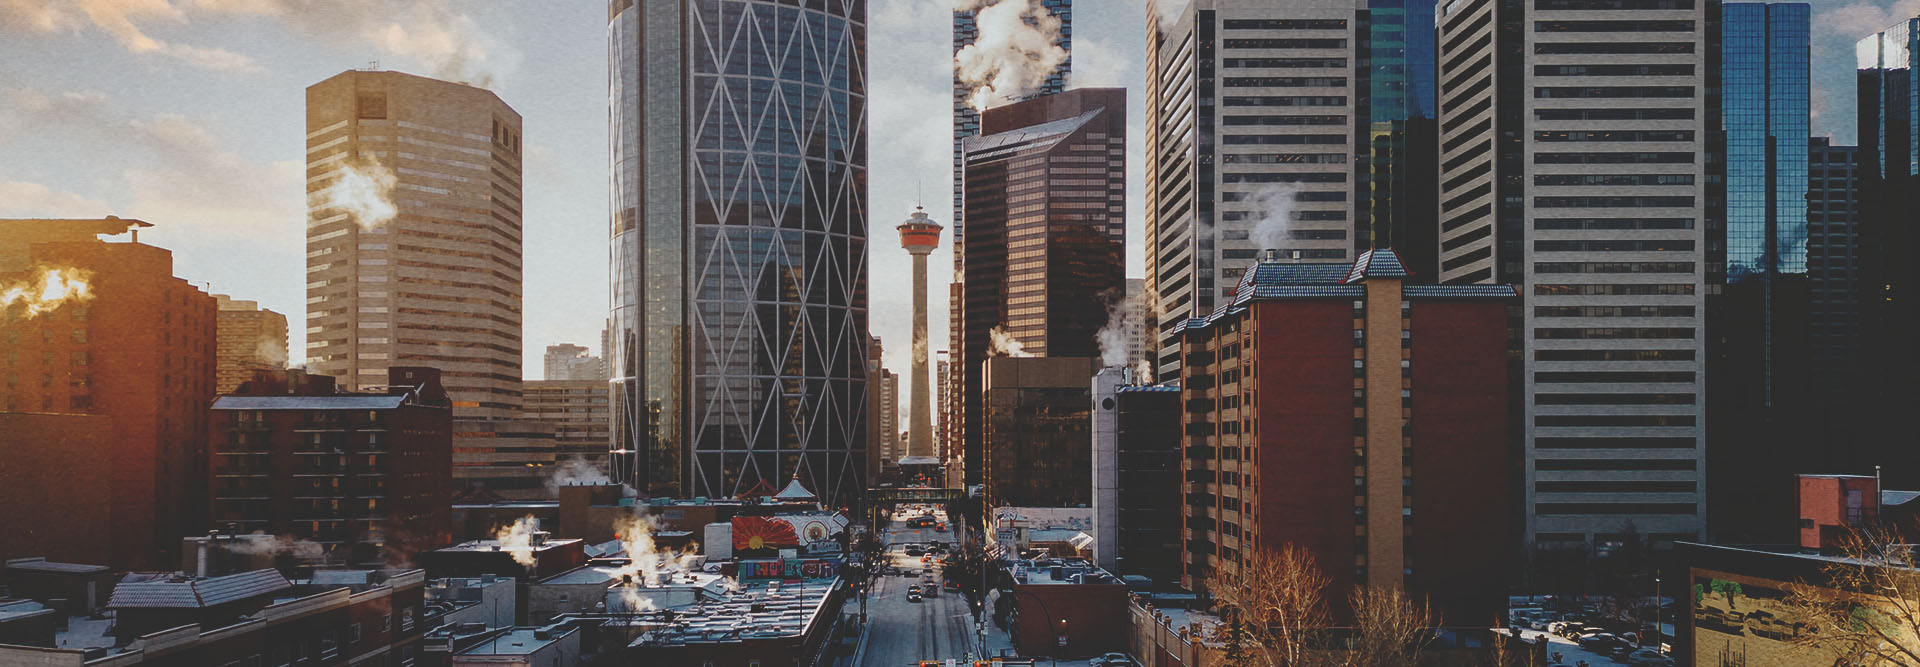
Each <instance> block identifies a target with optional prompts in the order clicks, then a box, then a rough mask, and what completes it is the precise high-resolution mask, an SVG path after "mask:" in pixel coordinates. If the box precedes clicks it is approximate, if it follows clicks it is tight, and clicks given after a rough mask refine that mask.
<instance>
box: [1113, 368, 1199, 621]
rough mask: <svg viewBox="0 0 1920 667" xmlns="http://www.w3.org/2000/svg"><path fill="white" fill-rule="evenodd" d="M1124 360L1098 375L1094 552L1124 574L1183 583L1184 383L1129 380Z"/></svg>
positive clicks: (1157, 584)
mask: <svg viewBox="0 0 1920 667" xmlns="http://www.w3.org/2000/svg"><path fill="white" fill-rule="evenodd" d="M1129 372H1130V370H1129V369H1128V368H1122V367H1108V368H1105V369H1103V370H1101V371H1100V374H1098V375H1095V376H1094V377H1093V457H1092V467H1093V503H1092V505H1093V540H1094V541H1093V545H1094V547H1093V555H1094V561H1095V562H1096V563H1098V564H1099V565H1100V567H1102V568H1104V569H1106V570H1108V571H1110V572H1113V573H1114V574H1119V575H1138V576H1143V577H1147V578H1148V579H1152V580H1153V585H1154V588H1155V589H1156V590H1174V589H1177V588H1178V587H1179V585H1180V551H1181V549H1180V545H1181V541H1180V516H1181V514H1182V513H1183V512H1182V509H1183V508H1182V507H1181V504H1180V503H1177V502H1168V499H1171V498H1179V497H1181V496H1180V474H1181V469H1180V461H1181V456H1182V450H1181V448H1180V444H1181V415H1180V412H1181V403H1180V388H1179V387H1177V386H1166V385H1151V386H1142V385H1140V384H1137V383H1138V382H1141V381H1143V380H1142V379H1141V378H1132V379H1131V380H1132V381H1131V382H1129V378H1128V377H1127V373H1129Z"/></svg>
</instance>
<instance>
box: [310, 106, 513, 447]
mask: <svg viewBox="0 0 1920 667" xmlns="http://www.w3.org/2000/svg"><path fill="white" fill-rule="evenodd" d="M306 136H307V140H306V145H307V183H308V185H307V204H308V209H307V210H308V217H307V330H308V334H307V341H308V342H307V351H306V356H307V358H308V360H309V366H310V368H312V370H313V372H315V373H318V374H322V375H331V376H334V377H337V378H340V383H341V385H342V386H343V388H345V389H348V390H353V391H358V390H364V389H370V388H378V387H380V386H382V383H384V382H386V381H387V367H388V366H393V365H403V366H404V365H416V366H432V367H434V368H438V369H440V370H441V372H442V373H443V376H442V381H443V382H444V383H445V385H446V389H447V394H448V395H449V396H451V397H452V398H453V405H454V411H455V412H456V413H457V414H458V415H459V416H460V417H462V418H508V419H510V418H513V417H517V416H518V413H519V410H520V378H521V373H520V363H521V360H520V350H521V338H520V337H521V312H522V309H521V297H520V295H521V235H522V228H521V169H520V155H521V154H520V151H521V146H520V114H519V113H518V112H515V111H514V110H513V108H512V107H509V106H507V105H506V103H504V102H502V101H500V98H499V97H496V96H495V95H494V94H493V93H492V92H490V91H487V90H485V89H482V88H475V87H473V86H468V85H465V84H459V83H450V82H446V81H438V80H434V79H428V78H425V77H420V76H414V75H411V74H403V73H400V72H381V71H358V70H353V71H347V72H342V73H340V74H338V75H335V76H333V77H331V78H328V79H327V80H325V81H321V82H320V83H316V84H314V85H312V86H309V87H308V88H307V132H306ZM383 174H390V178H391V179H392V181H393V183H392V186H391V188H388V189H387V190H386V192H385V198H386V200H387V205H388V206H390V207H391V210H392V211H393V212H394V213H393V215H392V218H391V219H390V220H385V221H382V220H380V219H379V216H377V215H374V214H372V213H371V212H370V209H378V208H380V207H379V205H378V204H377V203H366V202H362V203H366V205H367V206H368V207H370V209H361V210H363V211H368V212H367V213H365V214H364V215H363V213H361V212H356V211H355V209H353V208H351V207H347V206H343V205H342V204H345V203H350V202H349V201H343V200H349V199H350V197H348V196H347V194H348V193H351V192H353V191H354V190H355V187H356V186H367V185H368V184H372V185H374V186H377V185H378V184H379V182H380V180H381V178H382V175H383Z"/></svg>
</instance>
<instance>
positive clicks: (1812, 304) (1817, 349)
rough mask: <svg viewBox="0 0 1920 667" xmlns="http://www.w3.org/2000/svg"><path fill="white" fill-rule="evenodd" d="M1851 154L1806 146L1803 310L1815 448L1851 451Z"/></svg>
mask: <svg viewBox="0 0 1920 667" xmlns="http://www.w3.org/2000/svg"><path fill="white" fill-rule="evenodd" d="M1856 152H1857V151H1856V149H1855V148H1854V147H1852V146H1834V145H1832V142H1831V141H1830V140H1828V139H1827V138H1826V137H1815V138H1813V139H1809V140H1808V146H1807V162H1808V167H1807V289H1808V292H1809V296H1810V298H1809V299H1808V305H1807V311H1808V313H1807V326H1808V327H1809V328H1810V330H1809V331H1808V339H1809V340H1810V341H1811V342H1810V347H1811V349H1812V351H1813V383H1812V384H1811V385H1810V386H1809V389H1810V391H1811V393H1812V396H1811V399H1812V401H1813V403H1812V405H1811V406H1810V410H1812V411H1813V412H1814V414H1813V415H1812V416H1811V418H1812V419H1813V420H1814V421H1813V428H1814V429H1816V430H1815V435H1814V438H1815V441H1816V442H1826V443H1830V444H1831V445H1833V446H1835V447H1840V448H1843V449H1844V450H1847V451H1851V450H1852V449H1853V448H1855V447H1857V446H1858V442H1857V441H1856V438H1857V437H1858V435H1859V433H1860V428H1859V420H1858V418H1857V417H1855V416H1853V415H1855V414H1856V413H1854V412H1853V410H1854V409H1855V408H1856V406H1858V404H1859V402H1858V401H1857V400H1854V399H1853V398H1851V397H1852V396H1853V395H1854V392H1856V391H1858V390H1859V389H1860V388H1861V375H1860V297H1861V294H1860V290H1861V289H1862V286H1863V285H1864V284H1865V283H1863V282H1862V280H1861V275H1860V228H1859V220H1860V181H1859V179H1858V178H1857V175H1858V173H1859V172H1858V171H1857V163H1856V155H1855V153H1856Z"/></svg>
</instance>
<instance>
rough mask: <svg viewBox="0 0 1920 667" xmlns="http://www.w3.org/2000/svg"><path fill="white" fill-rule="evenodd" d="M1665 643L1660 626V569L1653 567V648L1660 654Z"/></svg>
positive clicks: (1663, 633) (1664, 633) (1662, 652)
mask: <svg viewBox="0 0 1920 667" xmlns="http://www.w3.org/2000/svg"><path fill="white" fill-rule="evenodd" d="M1665 643H1666V630H1664V629H1662V628H1661V627H1660V569H1659V568H1654V570H1653V650H1654V651H1656V652H1659V653H1661V654H1665V653H1666V651H1665V650H1663V649H1662V648H1661V647H1662V645H1663V644H1665Z"/></svg>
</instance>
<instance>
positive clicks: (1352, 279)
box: [1345, 248, 1410, 283]
mask: <svg viewBox="0 0 1920 667" xmlns="http://www.w3.org/2000/svg"><path fill="white" fill-rule="evenodd" d="M1408 275H1410V274H1408V273H1407V266H1406V265H1405V264H1401V263H1400V255H1397V254H1395V253H1394V252H1393V251H1392V250H1390V249H1387V248H1375V249H1373V250H1368V251H1366V252H1363V253H1360V259H1357V260H1354V262H1353V270H1351V271H1349V272H1347V279H1346V281H1345V282H1349V283H1356V282H1360V281H1361V280H1363V279H1366V278H1406V277H1407V276H1408Z"/></svg>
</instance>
